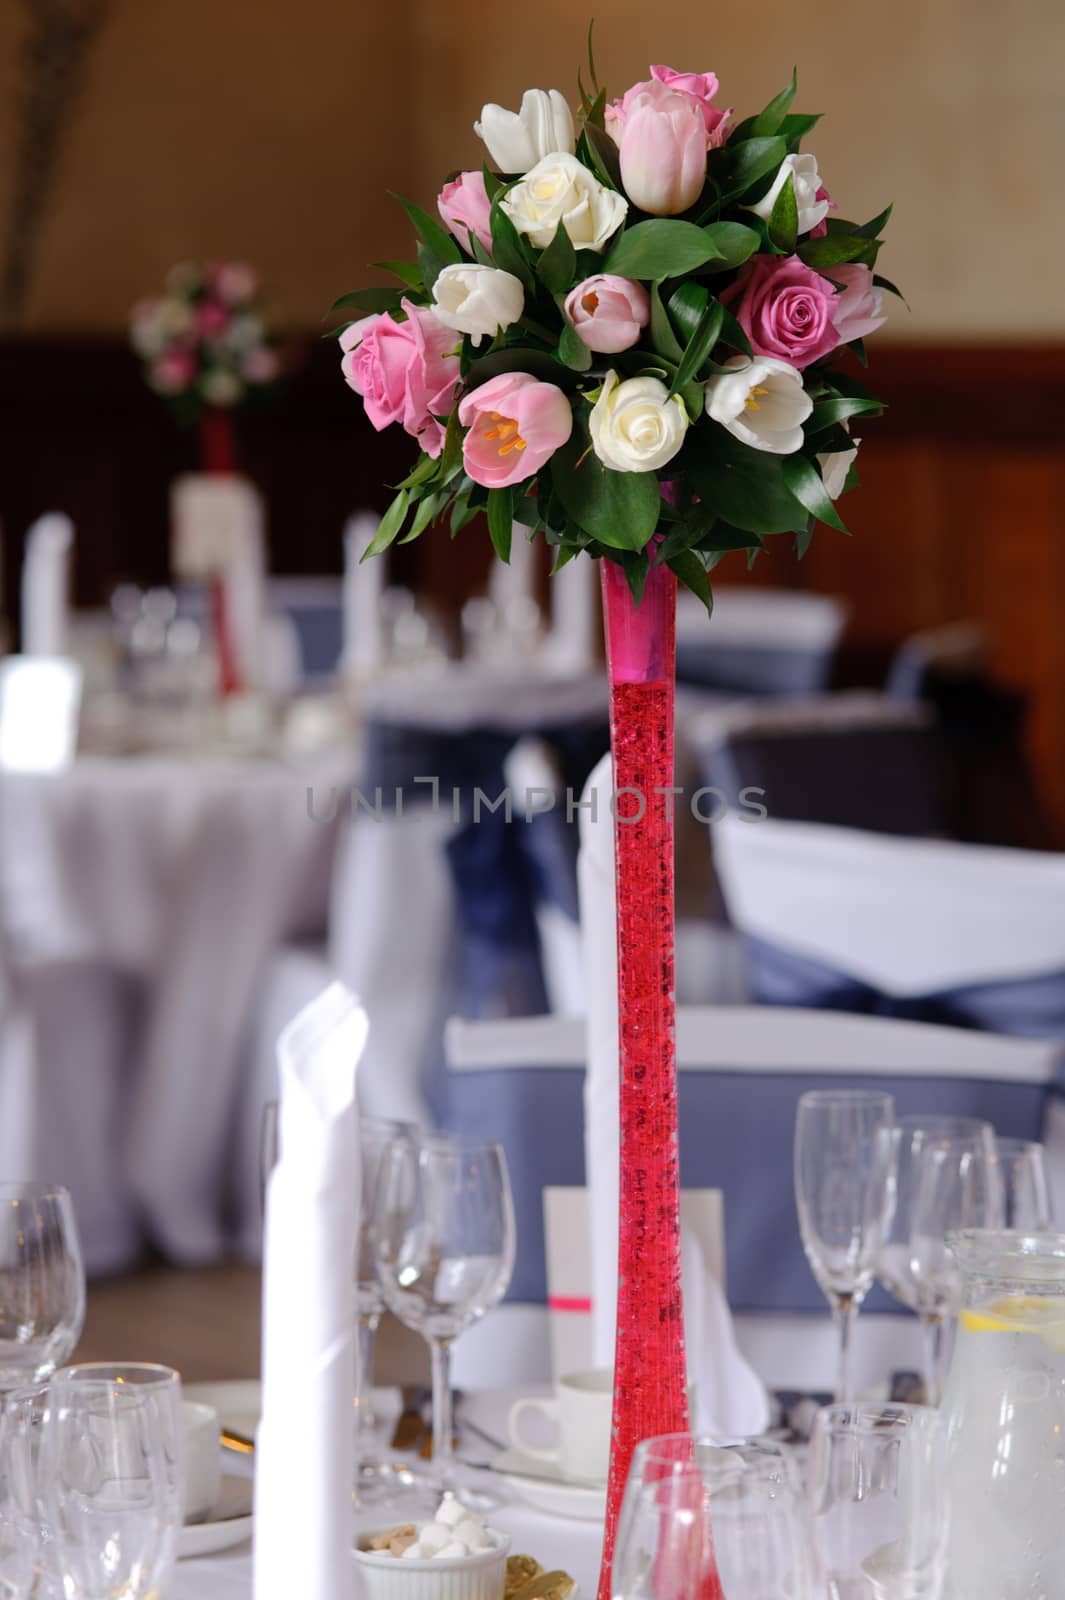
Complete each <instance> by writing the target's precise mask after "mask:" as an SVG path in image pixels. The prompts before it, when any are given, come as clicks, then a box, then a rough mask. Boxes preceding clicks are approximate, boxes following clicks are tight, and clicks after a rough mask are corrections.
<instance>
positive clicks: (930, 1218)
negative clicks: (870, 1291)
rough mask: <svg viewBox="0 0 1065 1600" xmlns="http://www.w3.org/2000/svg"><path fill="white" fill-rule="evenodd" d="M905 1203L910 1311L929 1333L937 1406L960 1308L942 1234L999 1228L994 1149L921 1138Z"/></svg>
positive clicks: (1000, 1198)
mask: <svg viewBox="0 0 1065 1600" xmlns="http://www.w3.org/2000/svg"><path fill="white" fill-rule="evenodd" d="M911 1182H912V1185H913V1194H912V1198H911V1201H910V1278H911V1282H912V1285H913V1307H914V1310H915V1311H916V1312H917V1314H918V1316H919V1317H920V1318H921V1321H922V1323H923V1324H924V1326H925V1327H926V1328H927V1329H928V1330H929V1341H930V1342H929V1354H928V1361H929V1367H930V1371H931V1375H932V1387H931V1391H930V1392H929V1394H928V1399H929V1402H930V1403H931V1404H938V1400H939V1395H940V1393H941V1389H942V1374H943V1367H944V1365H945V1351H944V1346H945V1344H946V1343H947V1336H948V1334H949V1332H950V1330H951V1328H952V1327H953V1324H954V1320H955V1318H956V1317H957V1314H958V1310H959V1308H960V1306H961V1298H962V1278H961V1270H960V1268H959V1267H958V1264H957V1262H956V1261H955V1259H954V1255H953V1253H952V1251H951V1250H950V1248H949V1246H948V1244H947V1235H948V1234H953V1233H959V1232H961V1231H962V1230H963V1229H965V1228H999V1227H1001V1226H1002V1217H1003V1205H1004V1193H1003V1185H1002V1178H1001V1173H1000V1168H999V1162H998V1159H997V1157H996V1156H995V1154H994V1151H993V1147H988V1146H987V1145H985V1144H984V1143H983V1142H982V1141H981V1142H978V1143H977V1144H975V1145H974V1143H973V1141H972V1139H971V1138H969V1137H967V1136H966V1137H962V1138H936V1139H931V1138H930V1139H926V1140H924V1141H923V1142H922V1143H921V1145H920V1147H919V1149H918V1150H917V1151H916V1152H915V1156H914V1164H913V1172H912V1176H911Z"/></svg>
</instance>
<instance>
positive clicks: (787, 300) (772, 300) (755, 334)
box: [721, 256, 840, 368]
mask: <svg viewBox="0 0 1065 1600" xmlns="http://www.w3.org/2000/svg"><path fill="white" fill-rule="evenodd" d="M826 290H827V291H828V292H827V293H826V292H825V291H826ZM835 300H836V297H835V294H834V293H833V291H832V285H831V284H830V283H829V282H828V281H827V280H826V279H825V278H823V277H822V276H821V274H820V273H819V272H814V270H813V269H812V267H808V266H806V265H805V263H804V262H802V261H800V260H799V258H798V256H783V257H781V256H776V257H774V256H753V257H752V258H751V260H750V261H749V262H748V263H747V265H746V266H745V267H744V268H743V269H742V271H741V272H740V275H739V277H738V278H737V279H736V282H735V283H734V284H733V285H732V286H731V288H729V289H726V290H725V292H724V294H723V295H722V296H721V303H722V305H724V306H728V307H729V309H730V310H731V311H732V312H733V314H734V316H735V318H736V321H737V322H738V323H739V325H740V327H741V328H742V329H743V331H744V333H745V334H746V335H747V337H748V339H750V341H751V349H752V350H753V351H754V353H755V355H757V356H773V357H775V358H776V359H777V360H779V361H787V362H788V363H789V365H791V366H793V367H800V368H801V367H808V366H809V365H810V363H811V362H812V361H819V360H820V359H821V357H822V356H827V354H828V352H829V351H830V350H834V349H835V348H836V346H837V345H838V344H839V342H840V341H839V332H838V330H837V328H836V324H835V320H834V314H835V309H836V308H835Z"/></svg>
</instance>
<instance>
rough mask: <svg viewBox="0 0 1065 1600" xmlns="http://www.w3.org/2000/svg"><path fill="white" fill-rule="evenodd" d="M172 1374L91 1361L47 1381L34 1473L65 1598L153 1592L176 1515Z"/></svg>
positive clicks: (179, 1507) (167, 1568)
mask: <svg viewBox="0 0 1065 1600" xmlns="http://www.w3.org/2000/svg"><path fill="white" fill-rule="evenodd" d="M183 1457H184V1437H183V1431H182V1415H181V1380H180V1378H179V1377H178V1375H177V1373H176V1372H173V1371H172V1370H171V1369H170V1368H168V1367H156V1366H149V1365H147V1364H139V1363H138V1364H131V1365H127V1366H107V1365H105V1364H103V1363H95V1364H91V1365H88V1366H81V1367H69V1368H67V1369H65V1370H64V1371H62V1372H60V1373H57V1374H56V1376H55V1378H54V1379H53V1381H52V1383H51V1385H50V1388H49V1391H48V1408H47V1415H46V1418H45V1424H44V1434H43V1438H42V1442H41V1455H40V1464H41V1474H40V1476H41V1482H42V1484H43V1498H44V1504H45V1510H46V1514H47V1518H48V1523H49V1527H50V1531H51V1534H52V1537H53V1540H54V1559H55V1563H56V1566H57V1568H58V1570H59V1571H60V1572H61V1574H62V1580H63V1593H64V1595H65V1597H66V1600H101V1597H103V1596H120V1597H121V1600H154V1597H155V1596H157V1595H159V1594H160V1593H162V1592H164V1591H165V1589H166V1585H167V1580H168V1578H169V1576H170V1573H171V1572H172V1570H173V1567H174V1563H175V1561H176V1559H177V1540H178V1533H179V1531H180V1529H181V1525H182V1520H183V1516H184V1498H185V1496H184V1459H183Z"/></svg>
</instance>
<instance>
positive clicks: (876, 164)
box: [0, 0, 1065, 340]
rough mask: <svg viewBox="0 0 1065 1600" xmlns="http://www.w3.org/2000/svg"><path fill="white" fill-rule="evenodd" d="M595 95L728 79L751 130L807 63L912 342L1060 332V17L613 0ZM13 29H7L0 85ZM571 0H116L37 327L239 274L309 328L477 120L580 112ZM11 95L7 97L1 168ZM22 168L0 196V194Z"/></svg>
mask: <svg viewBox="0 0 1065 1600" xmlns="http://www.w3.org/2000/svg"><path fill="white" fill-rule="evenodd" d="M589 9H594V11H595V14H596V17H597V25H596V26H597V35H598V55H599V66H600V73H601V76H603V77H604V79H605V80H606V81H607V82H608V83H609V85H610V87H611V89H612V91H617V92H620V91H621V90H623V89H624V88H625V87H626V86H627V85H628V84H629V83H630V82H632V81H633V80H634V79H636V78H639V77H642V76H644V75H645V72H646V64H647V62H648V61H649V60H658V59H664V60H666V61H668V62H669V63H670V64H672V65H677V66H691V67H696V68H708V67H712V68H713V69H714V70H715V71H717V73H718V75H719V77H720V78H721V81H722V85H723V98H724V100H725V101H726V103H731V104H734V105H735V106H737V107H738V108H739V110H740V111H741V113H742V114H746V113H747V112H748V111H750V110H753V109H757V108H758V107H759V106H760V105H761V104H762V103H763V102H764V101H765V100H766V99H768V98H769V96H770V95H771V94H772V93H774V92H775V91H776V90H777V89H778V88H780V87H781V86H782V85H783V83H784V82H786V80H787V77H788V74H789V73H790V70H791V66H792V63H793V62H797V63H798V64H799V69H800V95H799V102H798V104H799V106H800V108H801V109H806V110H823V111H825V112H826V113H828V115H827V117H826V121H825V123H824V125H823V127H822V128H821V129H819V130H818V131H817V133H816V134H815V135H814V136H813V137H812V138H811V139H810V141H809V148H811V149H813V150H815V151H816V153H817V155H818V157H819V158H820V162H821V168H822V172H823V173H824V174H825V176H826V179H827V181H828V183H829V186H830V188H831V190H832V192H833V194H834V196H835V197H836V198H837V200H838V201H839V203H840V205H841V207H842V208H843V210H844V213H845V214H846V215H851V216H856V217H859V218H861V219H864V218H865V217H867V216H870V215H872V214H873V213H874V212H875V211H877V210H879V208H880V206H881V205H882V204H883V203H884V202H885V201H886V200H888V199H894V201H895V202H896V208H897V209H896V215H895V219H894V221H893V224H892V228H891V232H890V241H891V242H890V245H889V247H888V248H887V249H886V250H885V252H884V256H883V266H884V270H885V271H886V272H887V273H888V274H889V275H890V276H892V277H894V278H896V279H897V280H898V281H899V282H900V283H901V284H902V286H903V287H904V288H905V289H906V291H907V294H908V298H909V300H910V304H911V307H912V311H911V312H910V313H909V314H907V313H906V312H905V311H902V310H900V311H899V312H897V313H896V314H895V316H894V317H893V322H892V332H893V335H894V336H896V337H903V338H907V337H917V338H926V339H936V338H974V339H981V340H982V339H987V338H1010V337H1022V338H1031V339H1038V338H1040V337H1044V336H1051V337H1057V338H1060V337H1061V336H1062V335H1063V334H1065V295H1063V293H1062V289H1061V282H1062V272H1061V262H1062V261H1063V260H1065V220H1063V218H1065V207H1063V206H1062V204H1061V172H1062V160H1061V157H1062V155H1063V153H1065V137H1063V135H1065V48H1063V47H1065V22H1063V20H1062V18H1063V16H1065V11H1063V8H1062V7H1061V4H1060V0H1013V3H1012V4H1011V5H1009V6H1003V5H1002V4H1001V0H893V3H892V4H891V5H890V6H874V5H873V4H872V3H870V0H803V3H802V4H801V5H800V4H796V3H794V0H763V3H762V4H760V5H758V6H733V7H726V6H710V5H707V4H706V0H656V3H654V4H650V5H649V4H648V3H647V0H639V3H637V0H596V4H595V5H594V6H589ZM20 12H21V8H19V7H16V6H14V5H13V4H12V0H6V5H5V6H4V7H2V8H0V89H6V88H7V86H8V85H9V83H10V71H11V55H12V47H13V39H14V34H15V31H16V28H17V26H18V24H19V20H20ZM583 32H584V23H583V20H581V18H580V17H579V15H578V8H577V7H574V6H573V4H572V0H528V4H526V5H525V6H514V7H506V6H503V5H501V4H500V3H499V0H407V3H406V4H402V3H399V0H393V3H392V4H387V3H379V4H375V3H373V0H358V3H356V0H115V14H114V18H113V20H112V22H111V24H110V27H109V29H108V31H107V33H106V35H105V36H104V38H103V39H102V41H101V43H100V45H99V47H98V51H97V54H96V57H95V60H94V63H93V70H92V81H91V84H90V87H89V91H88V94H87V96H86V100H85V104H84V108H83V113H82V116H81V119H80V121H79V124H78V127H77V131H76V134H75V137H74V139H73V140H72V142H71V146H70V148H69V150H68V153H67V158H66V160H65V163H64V169H63V173H62V177H61V180H60V182H59V184H58V186H57V190H56V194H55V203H54V206H53V208H52V210H51V212H50V215H49V218H48V221H47V225H46V228H45V233H44V239H43V248H42V252H41V257H40V262H39V270H38V274H37V277H36V280H35V284H34V288H33V294H32V299H31V303H30V307H29V313H28V317H27V326H28V327H29V328H32V329H42V330H43V329H74V328H85V329H97V328H117V327H120V326H121V325H122V323H123V321H124V317H125V313H126V308H127V307H128V305H129V303H130V302H131V301H132V300H133V299H134V298H136V296H137V295H138V294H141V293H143V292H146V291H150V290H151V289H152V288H153V286H154V285H155V284H156V282H157V281H158V280H159V278H160V277H161V275H162V272H163V271H164V269H165V267H166V266H167V265H168V264H169V263H170V262H171V261H173V260H175V259H177V258H178V257H180V256H183V255H196V254H213V255H240V256H247V257H248V258H249V259H251V260H253V261H255V262H256V263H257V264H258V265H259V267H260V268H261V270H262V272H263V275H264V277H265V278H266V280H267V282H268V284H269V287H270V288H271V290H272V292H273V295H274V298H275V299H276V300H277V302H278V303H279V305H280V306H282V307H283V308H284V310H285V312H286V313H287V316H288V319H289V320H290V321H291V322H294V323H299V324H303V325H306V326H313V325H314V324H315V322H316V320H317V319H318V317H319V316H320V314H321V311H322V309H323V308H324V307H325V306H326V305H328V303H329V302H330V300H331V299H332V298H333V297H334V296H335V294H336V293H338V292H339V291H340V290H342V289H344V288H348V287H351V286H353V285H354V284H355V283H357V282H359V281H367V279H368V277H369V276H370V275H369V274H368V273H367V272H366V269H365V266H364V263H365V262H366V261H368V260H369V259H371V258H372V257H386V256H388V255H391V254H402V253H403V252H404V250H405V227H404V222H403V218H402V214H401V213H399V212H398V208H395V207H394V206H392V205H391V204H390V203H389V202H388V201H387V199H386V198H385V196H384V191H385V190H386V189H388V188H398V189H400V190H403V191H404V192H407V193H409V194H411V195H412V197H415V198H418V199H420V200H421V201H422V202H423V203H427V202H428V203H431V201H432V197H433V194H434V193H435V190H436V188H437V187H438V185H439V181H440V180H441V178H442V177H443V175H444V173H445V172H446V171H447V170H448V169H449V168H451V167H453V166H458V165H460V164H463V163H471V162H474V161H476V160H478V159H479V157H478V146H477V141H476V140H475V138H474V136H473V134H472V132H471V131H470V125H471V124H472V122H473V119H474V117H475V115H476V113H477V111H478V109H479V107H480V104H481V102H482V101H483V100H485V99H498V100H501V101H503V102H505V103H506V102H510V103H513V102H516V100H517V98H518V95H519V94H520V91H521V89H522V88H523V87H525V86H527V85H529V84H539V85H543V86H545V87H547V86H550V85H557V86H558V87H559V88H562V89H564V90H566V91H573V86H574V80H575V74H576V69H577V66H578V64H579V62H580V61H581V60H582V58H583ZM10 108H11V98H10V95H9V94H7V93H3V94H2V95H0V152H2V153H3V156H4V163H5V165H6V164H7V156H8V153H9V151H10V137H9V124H10V117H11V109H10ZM6 180H7V171H4V172H3V173H2V175H0V182H6Z"/></svg>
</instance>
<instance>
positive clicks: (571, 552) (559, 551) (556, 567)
mask: <svg viewBox="0 0 1065 1600" xmlns="http://www.w3.org/2000/svg"><path fill="white" fill-rule="evenodd" d="M555 549H556V554H555V559H554V562H553V563H552V566H551V571H550V573H549V577H552V578H553V577H554V576H555V573H556V572H561V571H562V568H563V567H568V566H569V564H570V562H571V561H572V560H573V559H574V557H575V556H579V555H580V551H579V550H575V549H574V547H573V546H572V545H562V544H560V545H557V546H556V547H555Z"/></svg>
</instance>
